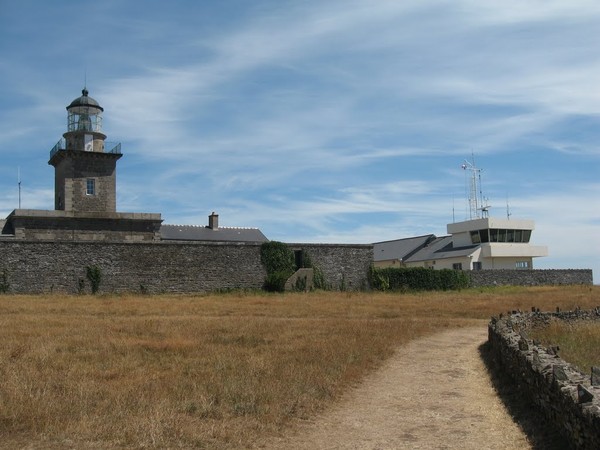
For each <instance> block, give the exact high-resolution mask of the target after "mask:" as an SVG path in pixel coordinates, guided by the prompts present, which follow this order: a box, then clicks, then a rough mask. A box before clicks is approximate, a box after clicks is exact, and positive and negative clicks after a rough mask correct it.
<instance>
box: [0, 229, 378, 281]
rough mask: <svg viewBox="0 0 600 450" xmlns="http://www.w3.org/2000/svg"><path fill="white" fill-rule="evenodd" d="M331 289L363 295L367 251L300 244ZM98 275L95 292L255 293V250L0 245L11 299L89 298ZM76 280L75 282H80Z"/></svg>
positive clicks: (261, 276)
mask: <svg viewBox="0 0 600 450" xmlns="http://www.w3.org/2000/svg"><path fill="white" fill-rule="evenodd" d="M301 246H302V248H306V249H307V251H309V252H310V254H311V258H312V260H313V263H314V264H315V265H317V266H319V267H320V268H321V270H322V271H323V272H324V273H325V278H326V281H327V282H328V283H329V284H330V285H331V286H332V288H334V289H339V288H340V287H344V288H346V289H354V290H356V289H360V288H363V287H366V277H367V269H368V267H369V264H370V263H371V261H372V259H373V247H372V246H370V245H318V244H302V245H301ZM88 266H98V267H99V268H100V269H101V271H102V282H101V284H100V292H101V293H102V292H107V293H108V292H148V293H162V292H177V293H194V292H210V291H216V290H223V289H260V288H262V286H263V283H264V280H265V276H266V272H265V269H264V267H263V266H262V264H261V262H260V244H254V243H236V244H233V243H165V242H154V243H150V242H148V243H123V242H121V243H106V242H102V243H101V242H98V243H96V242H40V241H28V240H11V239H5V240H0V275H2V274H3V273H6V276H7V281H8V284H9V292H11V293H44V292H65V293H77V292H79V289H80V284H81V283H83V284H84V286H85V292H89V290H90V288H89V282H88V280H87V279H86V267H88ZM80 280H81V281H80Z"/></svg>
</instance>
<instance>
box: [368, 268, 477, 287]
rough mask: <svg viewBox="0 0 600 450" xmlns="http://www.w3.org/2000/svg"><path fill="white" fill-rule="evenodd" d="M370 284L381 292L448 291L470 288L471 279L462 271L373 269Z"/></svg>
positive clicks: (370, 273)
mask: <svg viewBox="0 0 600 450" xmlns="http://www.w3.org/2000/svg"><path fill="white" fill-rule="evenodd" d="M369 283H370V284H371V287H372V288H373V289H376V290H379V291H386V290H388V289H389V290H392V291H407V290H416V291H442V290H443V291H446V290H454V289H463V288H467V287H469V283H470V279H469V275H468V274H467V273H466V272H463V271H461V270H450V269H442V270H432V269H425V268H423V267H401V268H396V267H386V268H375V267H371V270H370V271H369Z"/></svg>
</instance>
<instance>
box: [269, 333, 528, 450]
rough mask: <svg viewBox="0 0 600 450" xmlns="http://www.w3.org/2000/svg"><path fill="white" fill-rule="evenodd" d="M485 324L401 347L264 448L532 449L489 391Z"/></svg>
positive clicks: (492, 392)
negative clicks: (483, 346) (331, 403)
mask: <svg viewBox="0 0 600 450" xmlns="http://www.w3.org/2000/svg"><path fill="white" fill-rule="evenodd" d="M486 340H487V327H486V326H485V325H483V326H479V327H476V328H474V327H468V328H459V329H452V330H448V331H444V332H441V333H439V334H436V335H433V336H429V337H426V338H422V339H419V340H416V341H413V342H411V343H410V344H408V345H406V346H404V347H401V348H400V349H399V350H398V351H397V352H396V354H395V355H394V356H393V357H392V358H391V359H390V360H389V361H387V362H386V363H385V365H384V366H383V367H382V368H381V369H380V370H378V371H377V372H375V373H373V374H371V375H370V376H369V377H368V378H367V379H366V380H365V381H364V383H361V385H360V386H358V387H357V388H356V389H353V390H352V391H351V392H350V393H349V394H348V395H347V396H345V397H344V398H343V399H342V401H341V402H339V403H338V404H337V405H335V406H333V407H332V409H330V410H328V411H327V412H325V413H324V414H323V415H321V416H319V417H316V418H315V419H314V420H311V421H308V422H305V423H302V424H300V426H299V427H298V428H297V429H295V431H294V432H293V434H291V435H288V436H284V437H282V438H277V439H275V440H273V441H271V442H269V444H268V445H267V446H266V447H263V448H277V449H280V448H289V449H313V450H314V449H321V450H325V449H370V450H375V449H378V450H383V449H457V448H462V449H482V448H485V449H531V448H532V446H531V444H530V443H529V442H528V439H527V436H526V435H525V434H524V433H523V431H522V430H521V429H520V427H519V426H518V425H517V424H515V423H514V421H513V420H512V419H511V417H510V415H509V414H508V412H507V410H506V408H505V406H504V404H503V403H502V401H501V400H500V399H499V398H498V396H497V395H496V393H495V391H494V389H493V387H492V383H491V381H490V379H489V376H488V373H487V371H486V368H485V365H484V363H483V362H482V360H481V357H480V353H479V346H480V345H481V344H483V343H484V342H485V341H486Z"/></svg>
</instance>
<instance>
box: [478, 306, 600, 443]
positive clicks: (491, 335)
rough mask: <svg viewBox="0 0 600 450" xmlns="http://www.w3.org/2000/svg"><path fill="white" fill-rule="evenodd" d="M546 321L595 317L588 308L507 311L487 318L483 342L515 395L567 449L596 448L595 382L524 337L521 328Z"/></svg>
mask: <svg viewBox="0 0 600 450" xmlns="http://www.w3.org/2000/svg"><path fill="white" fill-rule="evenodd" d="M552 319H558V320H565V321H579V320H598V321H600V308H596V309H593V310H590V311H583V310H577V311H566V312H560V311H557V312H553V313H544V312H539V311H535V312H531V313H523V312H519V311H514V312H511V313H509V314H507V315H501V316H500V317H493V318H492V319H491V320H490V323H489V325H488V340H489V345H490V349H491V352H492V356H493V358H494V360H495V362H496V363H497V366H498V367H499V370H501V371H503V372H504V373H506V374H507V375H509V376H510V377H511V378H512V379H513V380H514V381H515V384H516V385H517V386H518V389H519V390H520V392H521V394H522V395H523V396H524V397H525V398H527V399H528V401H530V402H531V403H532V404H533V405H535V406H536V407H537V408H538V409H539V410H541V412H542V413H543V414H544V416H545V417H546V418H547V419H548V420H549V421H550V422H551V423H552V424H554V426H556V427H557V429H558V430H559V431H560V432H561V434H563V435H564V436H565V437H567V438H568V439H569V441H570V442H571V443H572V448H577V449H589V450H592V449H595V450H597V449H600V386H599V385H597V384H596V383H593V382H592V381H593V380H594V376H593V372H592V375H591V376H590V375H589V374H583V373H581V372H579V371H578V370H577V369H575V368H574V367H573V366H572V365H571V364H569V363H567V362H566V361H564V360H562V359H561V358H560V357H559V356H558V354H557V351H556V350H555V349H554V348H544V347H542V346H540V345H539V344H538V343H536V342H534V341H532V340H530V339H528V338H527V330H528V329H531V328H532V327H534V326H540V325H543V324H545V323H548V322H549V321H550V320H552Z"/></svg>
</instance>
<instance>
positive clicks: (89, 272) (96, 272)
mask: <svg viewBox="0 0 600 450" xmlns="http://www.w3.org/2000/svg"><path fill="white" fill-rule="evenodd" d="M86 276H87V279H88V280H89V281H90V284H91V286H92V294H96V293H97V292H98V289H100V282H101V281H102V270H101V269H100V267H98V266H87V267H86Z"/></svg>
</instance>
